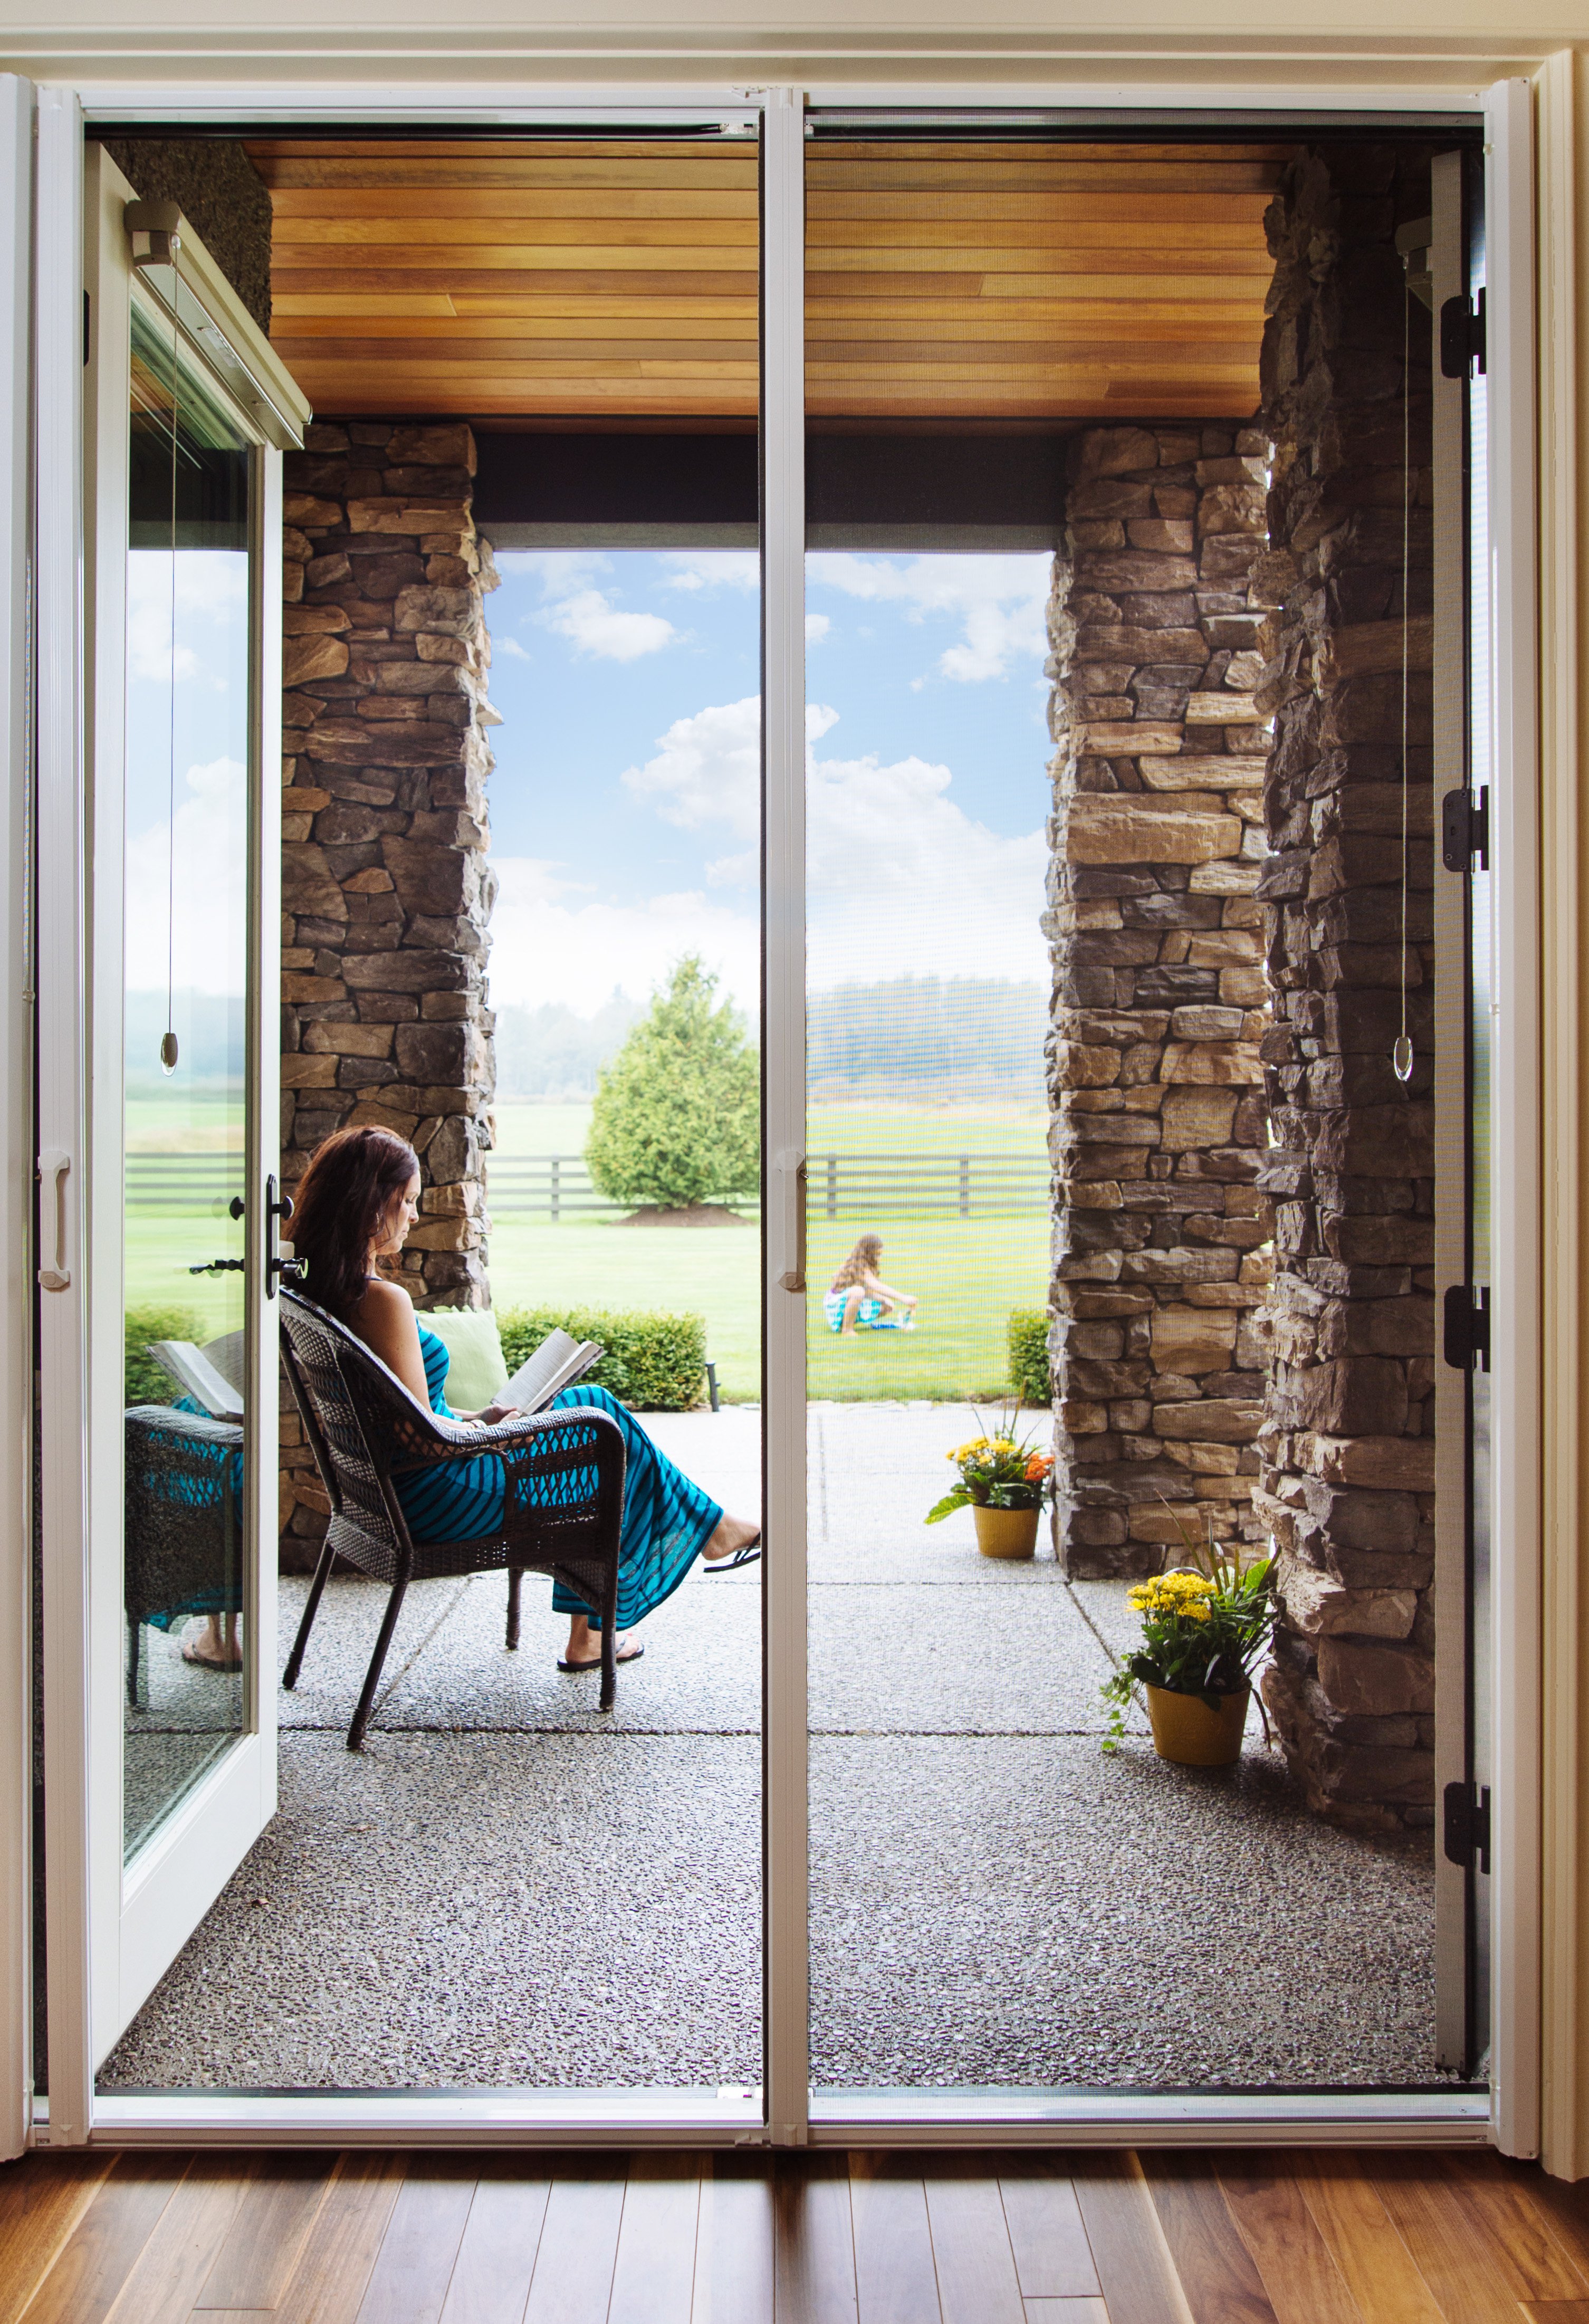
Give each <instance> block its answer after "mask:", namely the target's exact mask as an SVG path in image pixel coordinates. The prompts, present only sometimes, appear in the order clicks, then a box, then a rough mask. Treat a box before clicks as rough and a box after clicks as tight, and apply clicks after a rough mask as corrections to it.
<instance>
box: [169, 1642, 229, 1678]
mask: <svg viewBox="0 0 1589 2324" xmlns="http://www.w3.org/2000/svg"><path fill="white" fill-rule="evenodd" d="M182 1660H183V1661H184V1662H185V1663H191V1664H192V1665H193V1667H194V1669H195V1670H207V1671H219V1672H220V1673H221V1674H222V1675H223V1676H225V1674H226V1673H227V1672H229V1671H240V1670H241V1669H242V1667H243V1657H242V1655H238V1656H237V1659H236V1662H226V1661H223V1660H221V1659H219V1658H218V1657H217V1656H216V1655H196V1654H195V1653H194V1652H193V1650H192V1648H191V1647H190V1646H184V1647H183V1648H182Z"/></svg>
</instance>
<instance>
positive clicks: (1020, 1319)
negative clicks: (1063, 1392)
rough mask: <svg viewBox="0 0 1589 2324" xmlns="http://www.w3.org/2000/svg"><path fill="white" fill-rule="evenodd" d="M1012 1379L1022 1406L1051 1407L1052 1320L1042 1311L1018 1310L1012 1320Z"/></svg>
mask: <svg viewBox="0 0 1589 2324" xmlns="http://www.w3.org/2000/svg"><path fill="white" fill-rule="evenodd" d="M1008 1335H1009V1346H1010V1378H1011V1380H1012V1383H1013V1385H1014V1388H1015V1393H1016V1394H1017V1396H1019V1397H1020V1398H1021V1403H1022V1404H1052V1403H1053V1401H1054V1383H1053V1380H1052V1378H1051V1377H1050V1375H1049V1319H1048V1317H1047V1315H1046V1314H1044V1313H1043V1311H1042V1309H1041V1308H1040V1307H1017V1308H1016V1310H1015V1312H1014V1314H1012V1316H1011V1318H1010V1323H1009V1327H1008Z"/></svg>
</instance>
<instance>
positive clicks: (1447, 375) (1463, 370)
mask: <svg viewBox="0 0 1589 2324" xmlns="http://www.w3.org/2000/svg"><path fill="white" fill-rule="evenodd" d="M1484 339H1485V331H1484V294H1483V291H1480V293H1479V295H1478V297H1477V298H1476V299H1464V297H1463V296H1462V294H1461V293H1460V291H1459V292H1458V294H1457V296H1456V297H1455V299H1447V300H1446V301H1445V303H1444V304H1443V305H1442V307H1441V309H1440V376H1441V378H1442V379H1471V378H1472V376H1473V374H1474V371H1475V370H1476V371H1478V372H1479V374H1481V375H1483V369H1484Z"/></svg>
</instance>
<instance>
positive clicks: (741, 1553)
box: [701, 1534, 762, 1573]
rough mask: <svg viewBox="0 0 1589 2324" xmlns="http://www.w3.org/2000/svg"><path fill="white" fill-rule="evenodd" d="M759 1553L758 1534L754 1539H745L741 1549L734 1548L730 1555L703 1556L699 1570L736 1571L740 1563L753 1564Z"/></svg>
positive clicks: (715, 1571)
mask: <svg viewBox="0 0 1589 2324" xmlns="http://www.w3.org/2000/svg"><path fill="white" fill-rule="evenodd" d="M761 1554H762V1536H761V1535H760V1534H758V1535H756V1537H755V1539H754V1541H747V1542H746V1544H745V1545H744V1548H743V1549H736V1550H735V1551H734V1555H733V1556H732V1557H712V1558H706V1557H703V1558H702V1560H701V1571H702V1572H703V1573H737V1572H739V1569H740V1567H741V1566H742V1565H754V1563H756V1560H757V1559H758V1558H759V1557H760V1556H761Z"/></svg>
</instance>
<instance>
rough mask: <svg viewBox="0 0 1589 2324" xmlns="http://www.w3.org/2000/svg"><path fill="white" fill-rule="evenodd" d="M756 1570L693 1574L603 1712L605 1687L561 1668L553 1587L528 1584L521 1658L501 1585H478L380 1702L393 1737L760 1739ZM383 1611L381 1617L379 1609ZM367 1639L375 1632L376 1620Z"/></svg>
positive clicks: (623, 1670)
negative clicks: (427, 1732)
mask: <svg viewBox="0 0 1589 2324" xmlns="http://www.w3.org/2000/svg"><path fill="white" fill-rule="evenodd" d="M751 1571H752V1569H746V1570H745V1573H744V1575H742V1574H734V1575H732V1576H730V1575H727V1574H724V1575H713V1576H710V1577H708V1576H706V1575H704V1574H702V1573H701V1572H700V1570H699V1568H698V1567H697V1569H696V1570H695V1571H694V1572H692V1573H691V1574H690V1575H689V1576H688V1579H687V1580H686V1581H685V1582H683V1584H682V1585H681V1586H680V1588H679V1589H678V1590H677V1591H675V1592H674V1594H673V1595H672V1597H671V1598H670V1599H668V1600H666V1601H665V1602H664V1603H663V1604H662V1605H661V1606H659V1607H658V1609H656V1611H655V1613H653V1614H651V1615H648V1617H647V1618H646V1619H645V1621H644V1622H643V1623H642V1624H641V1625H639V1626H638V1628H636V1631H635V1633H634V1636H635V1637H636V1639H637V1641H639V1642H642V1643H643V1645H644V1646H645V1653H644V1655H643V1656H642V1658H641V1659H640V1660H639V1661H638V1662H632V1663H624V1664H623V1665H620V1667H619V1671H618V1694H617V1701H615V1703H614V1706H613V1709H612V1711H610V1712H606V1713H604V1712H602V1711H599V1710H598V1709H597V1707H596V1706H597V1701H598V1699H599V1691H600V1679H599V1677H598V1675H597V1674H596V1673H594V1672H592V1673H590V1674H581V1675H578V1676H572V1677H571V1676H568V1675H567V1674H563V1673H560V1672H559V1669H558V1667H557V1665H558V1658H559V1655H561V1654H562V1652H563V1649H564V1647H565V1646H566V1645H567V1643H568V1616H567V1615H566V1614H554V1613H553V1611H552V1609H551V1584H550V1582H549V1581H547V1580H546V1578H545V1577H544V1576H543V1575H540V1574H526V1575H525V1577H524V1588H523V1594H522V1627H521V1636H520V1644H519V1647H518V1650H517V1651H516V1652H515V1653H513V1654H509V1653H508V1651H507V1649H506V1647H505V1646H504V1645H503V1585H502V1583H501V1582H500V1580H499V1579H498V1578H497V1577H495V1576H492V1577H491V1578H490V1580H489V1581H488V1582H487V1581H485V1580H477V1581H476V1582H471V1583H470V1584H469V1585H468V1587H467V1589H465V1590H464V1591H462V1593H461V1594H460V1596H459V1598H458V1600H457V1603H456V1605H455V1606H454V1607H453V1609H452V1610H451V1612H450V1613H449V1614H448V1618H447V1619H446V1621H445V1622H443V1623H442V1624H441V1625H440V1626H439V1628H438V1629H437V1630H436V1632H435V1634H434V1636H433V1637H431V1638H430V1640H429V1642H428V1643H427V1645H426V1647H425V1651H424V1652H423V1654H421V1655H417V1656H415V1657H414V1658H413V1659H412V1660H411V1662H410V1663H409V1664H408V1665H406V1667H405V1668H404V1670H403V1672H402V1675H401V1677H399V1678H398V1679H397V1680H396V1681H395V1682H394V1683H393V1686H392V1687H391V1689H390V1690H389V1692H387V1693H386V1694H385V1696H384V1697H383V1700H382V1701H381V1704H380V1708H379V1710H378V1711H377V1713H376V1723H377V1724H378V1725H379V1726H381V1727H383V1728H386V1729H397V1728H438V1729H454V1730H456V1731H458V1732H463V1731H470V1730H472V1731H476V1732H478V1731H482V1730H485V1729H532V1730H537V1731H544V1730H551V1731H559V1732H565V1733H568V1732H572V1733H581V1732H585V1733H591V1734H604V1735H605V1734H612V1733H628V1732H636V1733H642V1732H644V1733H652V1734H707V1733H718V1734H738V1735H758V1736H759V1735H760V1733H761V1729H762V1601H761V1593H760V1591H758V1590H757V1588H756V1587H755V1584H754V1582H753V1581H752V1582H751V1585H750V1587H749V1588H746V1587H744V1586H743V1582H744V1579H745V1578H747V1577H748V1575H749V1573H750V1572H751ZM375 1610H376V1611H377V1612H378V1609H375ZM370 1628H371V1635H372V1636H373V1635H374V1621H373V1620H372V1622H371V1625H370Z"/></svg>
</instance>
